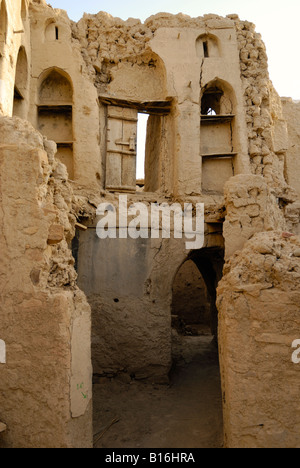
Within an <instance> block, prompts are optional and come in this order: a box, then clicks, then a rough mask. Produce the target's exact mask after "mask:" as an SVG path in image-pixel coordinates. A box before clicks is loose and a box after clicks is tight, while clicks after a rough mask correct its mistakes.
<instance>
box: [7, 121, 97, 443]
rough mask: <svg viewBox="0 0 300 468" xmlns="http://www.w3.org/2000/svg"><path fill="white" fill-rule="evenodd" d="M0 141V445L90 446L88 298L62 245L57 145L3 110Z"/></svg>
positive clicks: (62, 172) (71, 211)
mask: <svg viewBox="0 0 300 468" xmlns="http://www.w3.org/2000/svg"><path fill="white" fill-rule="evenodd" d="M0 141H1V145H0V166H1V169H0V226H1V230H0V245H1V265H0V284H1V286H0V291H1V292H0V296H1V301H0V315H1V327H0V336H1V339H2V340H3V341H4V342H5V343H6V363H3V364H0V366H1V380H0V419H1V421H2V422H4V423H5V424H6V425H7V431H6V432H5V433H3V434H2V435H1V439H0V445H1V446H2V447H14V448H17V447H26V448H29V447H40V448H42V447H48V448H51V447H55V448H56V447H91V445H92V424H91V421H92V417H91V397H92V390H91V381H92V377H91V374H92V369H91V357H90V327H91V323H90V307H89V305H88V303H87V301H86V299H85V296H84V294H83V293H82V292H81V291H80V290H79V289H78V287H77V286H76V273H75V270H74V259H73V257H72V255H71V252H70V249H69V243H70V241H71V239H72V237H73V235H74V232H75V223H76V216H75V214H76V203H75V198H74V195H73V193H72V189H71V187H70V185H69V183H68V182H67V174H66V169H65V167H64V166H63V165H61V164H60V163H58V162H57V161H56V160H55V157H54V154H55V152H56V145H55V144H53V143H51V142H47V141H46V140H43V137H42V136H41V135H40V134H39V133H38V132H36V131H35V130H34V129H33V128H32V127H31V125H30V124H28V123H26V122H24V121H22V120H20V119H16V118H13V119H9V118H1V120H0ZM20 409H21V410H20Z"/></svg>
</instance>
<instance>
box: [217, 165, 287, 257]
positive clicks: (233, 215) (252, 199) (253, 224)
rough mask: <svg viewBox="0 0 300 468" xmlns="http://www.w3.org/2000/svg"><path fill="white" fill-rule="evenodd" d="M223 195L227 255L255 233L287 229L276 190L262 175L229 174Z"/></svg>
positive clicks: (238, 248) (241, 246)
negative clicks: (234, 175)
mask: <svg viewBox="0 0 300 468" xmlns="http://www.w3.org/2000/svg"><path fill="white" fill-rule="evenodd" d="M224 195H225V206H226V217H225V222H224V226H223V235H224V238H225V257H226V258H230V257H231V256H232V255H233V254H234V253H235V252H236V251H237V250H240V249H242V248H243V246H244V244H245V242H246V241H247V240H249V239H251V237H252V236H253V235H254V234H256V233H258V232H264V231H271V230H274V229H285V228H286V221H285V218H284V213H283V211H282V210H281V209H280V207H279V203H278V199H277V197H276V193H275V190H274V189H271V188H270V187H269V186H268V185H267V183H266V181H265V179H264V178H263V177H262V176H256V175H243V174H240V175H238V176H236V177H232V178H231V179H230V180H229V181H228V182H227V183H226V185H225V194H224Z"/></svg>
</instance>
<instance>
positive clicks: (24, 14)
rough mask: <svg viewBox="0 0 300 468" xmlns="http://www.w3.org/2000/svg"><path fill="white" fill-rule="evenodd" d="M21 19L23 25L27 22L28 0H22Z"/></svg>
mask: <svg viewBox="0 0 300 468" xmlns="http://www.w3.org/2000/svg"><path fill="white" fill-rule="evenodd" d="M21 18H22V21H23V23H25V21H26V20H27V5H26V0H22V3H21Z"/></svg>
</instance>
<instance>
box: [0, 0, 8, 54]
mask: <svg viewBox="0 0 300 468" xmlns="http://www.w3.org/2000/svg"><path fill="white" fill-rule="evenodd" d="M7 30H8V17H7V8H6V0H2V2H1V7H0V58H1V55H3V52H4V47H5V44H6V41H7Z"/></svg>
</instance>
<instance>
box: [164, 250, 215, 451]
mask: <svg viewBox="0 0 300 468" xmlns="http://www.w3.org/2000/svg"><path fill="white" fill-rule="evenodd" d="M223 265H224V251H223V250H222V249H219V248H204V249H202V250H199V251H195V252H193V253H192V254H191V255H190V256H189V257H188V258H187V260H186V261H185V262H184V263H183V264H182V265H181V267H180V268H179V270H178V271H177V274H176V276H175V279H174V282H173V296H172V309H171V311H172V362H173V366H172V370H171V373H170V380H171V382H174V383H175V384H176V385H178V383H179V384H180V385H181V386H182V387H183V388H184V389H185V390H184V392H183V394H184V395H189V396H188V398H187V399H186V401H185V406H186V409H185V411H186V414H190V413H192V411H194V412H195V417H197V418H198V422H197V426H196V428H195V429H196V430H197V431H198V433H199V440H201V441H202V442H201V446H204V447H207V448H212V447H218V448H221V447H222V444H223V414H222V390H221V377H220V367H219V353H218V339H217V336H218V313H217V308H216V288H217V285H218V282H219V281H220V279H221V277H222V270H223Z"/></svg>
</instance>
